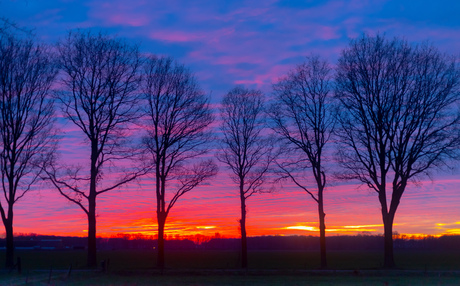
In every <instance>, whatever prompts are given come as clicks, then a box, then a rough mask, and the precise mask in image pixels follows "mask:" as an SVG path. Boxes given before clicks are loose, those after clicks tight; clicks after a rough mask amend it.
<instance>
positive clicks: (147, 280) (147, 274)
mask: <svg viewBox="0 0 460 286" xmlns="http://www.w3.org/2000/svg"><path fill="white" fill-rule="evenodd" d="M4 255H5V253H4V252H0V263H1V262H3V261H4ZM17 256H19V257H21V261H22V274H17V273H16V272H12V273H7V272H3V273H1V274H0V285H47V284H48V282H49V284H51V285H196V286H198V285H460V253H459V252H455V251H450V252H447V251H446V252H434V251H398V252H397V253H396V262H397V264H398V269H397V270H392V271H383V270H381V269H380V267H381V265H382V254H381V252H379V251H335V252H330V253H329V255H328V259H329V268H330V270H327V271H318V270H317V267H318V264H319V255H318V253H317V252H309V251H257V252H255V251H253V252H250V253H249V270H248V271H242V270H239V269H238V258H239V257H238V253H236V252H230V251H199V250H196V251H168V252H167V253H166V258H167V259H166V266H167V269H166V270H165V272H164V273H163V275H162V274H161V273H160V272H159V271H158V270H155V258H156V256H155V252H153V251H134V250H133V251H126V250H125V251H101V252H99V253H98V258H99V261H102V260H104V261H106V262H107V261H109V265H108V269H106V271H105V272H102V269H98V270H96V271H94V270H87V269H85V267H84V266H85V258H86V253H85V252H84V251H18V252H17Z"/></svg>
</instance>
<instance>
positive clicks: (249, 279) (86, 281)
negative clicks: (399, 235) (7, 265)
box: [0, 271, 460, 286]
mask: <svg viewBox="0 0 460 286" xmlns="http://www.w3.org/2000/svg"><path fill="white" fill-rule="evenodd" d="M0 277H1V278H0V285H56V286H57V285H133V286H134V285H139V286H141V285H158V286H173V285H186V286H192V285H193V286H201V285H202V286H214V285H261V286H262V285H273V286H277V285H393V286H395V285H460V277H459V275H458V274H453V273H443V274H440V273H401V272H398V273H394V272H381V273H352V272H346V273H310V272H303V273H292V274H267V273H265V274H262V273H254V272H251V271H250V272H248V273H245V274H243V273H226V274H220V275H216V274H214V275H208V274H203V273H199V272H196V273H195V274H185V273H174V274H173V273H166V274H164V275H160V274H158V273H156V272H138V273H126V272H125V273H111V274H102V273H96V272H85V273H78V274H75V275H73V276H71V277H67V275H66V274H63V273H60V274H53V275H52V276H49V275H48V274H43V273H29V275H28V276H24V275H5V274H4V275H2V276H0Z"/></svg>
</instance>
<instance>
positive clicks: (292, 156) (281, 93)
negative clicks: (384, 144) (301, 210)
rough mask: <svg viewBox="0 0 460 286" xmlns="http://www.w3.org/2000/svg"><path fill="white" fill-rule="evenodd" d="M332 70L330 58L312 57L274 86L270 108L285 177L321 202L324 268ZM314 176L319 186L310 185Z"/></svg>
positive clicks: (323, 263) (332, 120)
mask: <svg viewBox="0 0 460 286" xmlns="http://www.w3.org/2000/svg"><path fill="white" fill-rule="evenodd" d="M330 70H331V69H330V67H329V64H328V63H327V62H326V61H323V60H321V59H320V58H319V57H317V56H311V57H308V58H307V61H306V62H305V63H303V64H301V65H298V66H297V67H296V69H294V70H293V71H291V72H290V73H289V74H288V76H287V77H286V78H284V79H281V80H280V81H279V82H278V83H277V84H275V85H274V93H275V96H276V98H275V102H274V103H273V105H272V107H271V109H270V116H271V121H272V128H273V130H274V131H275V132H276V133H277V134H278V136H279V137H280V138H281V139H282V141H281V142H282V143H283V144H284V149H285V151H286V154H288V156H286V158H285V159H284V160H281V161H278V162H277V165H278V167H279V169H280V170H281V171H280V174H281V176H280V177H281V179H288V180H290V181H292V182H293V183H294V184H295V185H296V186H298V187H299V188H301V189H302V190H304V191H305V192H307V194H309V195H310V196H311V197H312V199H313V200H314V201H315V202H316V203H317V204H318V215H319V229H320V249H321V250H320V251H321V268H327V260H326V224H325V216H326V214H325V212H324V199H323V198H324V196H323V194H324V189H325V187H326V172H325V170H326V168H325V167H324V162H325V161H326V158H325V156H326V155H327V154H326V144H327V143H328V142H329V139H330V137H331V134H332V132H333V129H334V126H335V122H336V119H335V116H334V112H333V110H334V106H333V102H332V100H331V99H332V96H331V72H330ZM308 173H310V175H308ZM311 175H313V179H314V182H315V185H316V187H310V185H311V181H310V176H311ZM315 189H316V190H315ZM315 193H316V194H315Z"/></svg>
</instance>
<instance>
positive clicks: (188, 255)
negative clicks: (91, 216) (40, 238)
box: [0, 250, 460, 271]
mask: <svg viewBox="0 0 460 286" xmlns="http://www.w3.org/2000/svg"><path fill="white" fill-rule="evenodd" d="M238 254H239V253H238V252H234V251H202V250H194V251H178V250H175V251H166V267H167V268H168V269H237V268H239V256H238ZM4 255H5V253H4V252H0V263H3V261H4V259H5V258H4ZM16 256H18V257H21V261H22V269H23V270H24V271H27V270H37V269H42V270H48V269H50V268H52V269H62V270H65V269H68V268H69V267H70V266H72V269H83V268H85V264H86V252H85V251H17V252H16ZM248 258H249V269H260V270H263V269H276V270H314V269H317V268H318V265H319V253H318V252H316V251H250V252H249V256H248ZM395 259H396V264H397V265H398V268H399V269H407V270H423V271H432V270H443V271H460V252H459V251H397V252H396V253H395ZM98 260H99V261H103V260H104V261H110V264H109V271H122V270H148V269H154V268H155V266H156V253H155V252H154V251H153V250H152V251H145V250H115V251H100V252H98ZM382 261H383V253H382V252H381V251H330V252H329V253H328V262H329V268H330V269H335V270H366V269H379V268H381V267H382Z"/></svg>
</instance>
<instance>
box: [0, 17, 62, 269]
mask: <svg viewBox="0 0 460 286" xmlns="http://www.w3.org/2000/svg"><path fill="white" fill-rule="evenodd" d="M19 32H20V31H19V30H18V29H16V28H15V27H14V26H13V27H11V26H10V25H8V23H6V25H4V26H3V27H2V29H0V116H1V117H0V148H1V150H0V152H1V153H0V171H1V182H2V191H3V196H2V197H3V198H4V199H3V200H1V201H0V214H1V217H2V221H3V224H4V226H5V232H6V263H5V266H6V267H7V268H12V267H13V266H14V242H13V214H14V212H13V207H14V204H15V203H16V202H17V201H18V200H20V199H21V198H22V197H23V196H24V195H25V194H26V193H27V192H29V191H30V190H31V188H32V187H33V185H34V184H35V183H36V182H37V179H39V176H40V173H41V168H40V166H41V164H42V162H43V161H45V160H47V159H48V158H49V157H50V156H51V154H52V153H53V152H54V149H55V148H54V145H55V144H54V141H55V140H54V138H55V136H54V135H55V131H54V129H53V122H54V120H53V113H54V107H53V100H52V99H51V98H50V97H49V94H48V93H49V91H50V87H51V84H52V82H53V80H54V77H55V75H56V68H55V65H54V64H53V62H52V56H51V53H50V52H49V49H48V48H47V47H45V46H43V45H39V44H36V43H34V39H33V37H31V36H30V34H28V33H19Z"/></svg>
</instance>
